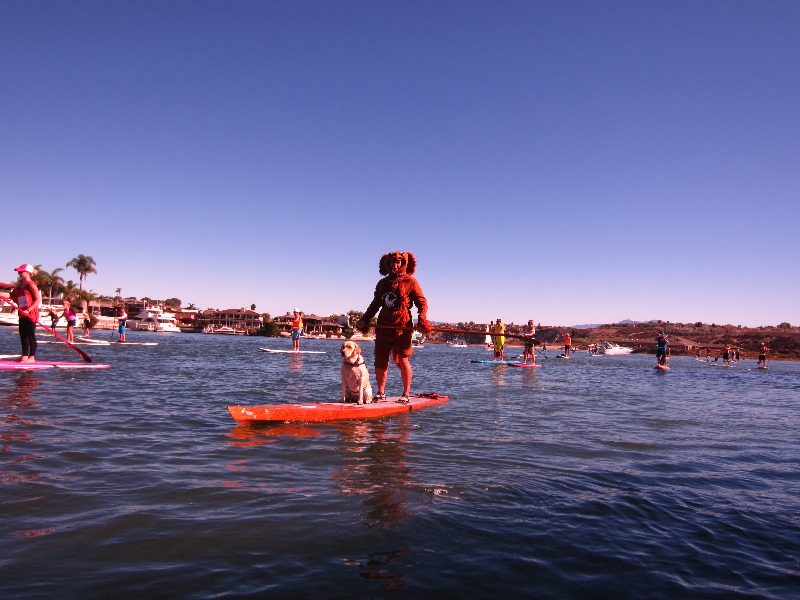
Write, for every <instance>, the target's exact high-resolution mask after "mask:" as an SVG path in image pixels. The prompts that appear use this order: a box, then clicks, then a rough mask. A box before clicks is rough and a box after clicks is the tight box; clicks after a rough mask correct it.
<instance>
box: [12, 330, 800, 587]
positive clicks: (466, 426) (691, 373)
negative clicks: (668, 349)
mask: <svg viewBox="0 0 800 600" xmlns="http://www.w3.org/2000/svg"><path fill="white" fill-rule="evenodd" d="M96 335H97V336H104V335H105V336H108V333H107V332H97V333H96ZM133 339H139V340H147V341H158V342H159V345H158V346H153V347H148V346H125V347H122V346H105V347H87V346H83V347H82V348H83V349H85V350H86V351H87V352H88V353H90V354H91V355H92V356H93V357H94V359H95V361H96V362H103V363H106V364H109V365H111V368H110V369H108V370H72V371H58V370H52V371H51V370H46V371H27V372H16V371H0V398H2V400H0V401H1V402H2V429H1V430H0V431H1V432H2V454H1V455H0V458H1V459H2V466H1V467H0V470H1V472H2V479H0V482H1V483H2V492H3V494H2V514H3V519H2V525H0V532H1V537H0V540H2V541H1V542H0V543H2V549H1V550H0V597H2V598H22V599H25V598H88V599H91V598H117V599H122V598H197V599H204V598H279V597H296V598H302V597H319V598H490V597H491V598H494V597H525V598H616V599H619V598H638V599H641V598H648V599H650V598H720V599H722V598H776V599H786V598H798V597H800V516H798V515H800V510H799V509H800V500H798V498H800V475H799V474H798V466H799V464H798V463H799V462H800V461H799V460H798V429H800V428H799V427H798V426H799V425H800V408H798V406H799V405H800V366H798V364H796V363H786V362H772V363H770V368H769V370H768V371H759V370H757V369H756V368H755V367H756V364H755V361H754V360H746V361H743V362H740V363H738V364H736V365H734V366H733V367H732V368H729V369H728V368H721V367H716V366H710V365H708V364H706V363H704V362H698V361H695V360H694V359H693V358H683V357H678V358H674V359H672V360H671V361H670V362H671V367H672V369H671V370H670V371H668V372H664V373H661V372H657V371H656V370H655V369H653V366H654V365H655V358H654V357H653V356H623V357H614V356H603V357H598V358H592V357H589V356H588V355H587V354H586V353H577V354H576V355H575V356H574V358H573V359H572V360H561V359H557V358H556V356H555V353H554V352H552V351H551V353H550V358H549V359H543V358H541V357H540V361H541V363H542V364H543V366H542V368H539V369H516V368H513V367H508V366H496V365H487V364H475V363H470V359H473V358H480V359H484V358H487V357H488V353H487V352H486V351H485V350H483V349H482V348H480V347H470V348H466V349H463V348H462V349H456V348H449V347H446V346H441V345H430V344H429V345H427V346H426V347H425V348H423V349H421V350H419V351H417V352H416V354H415V356H414V358H413V359H412V360H413V364H414V368H415V379H414V391H417V392H438V393H444V394H448V395H450V396H451V397H452V399H451V401H450V402H449V403H447V404H444V405H441V406H437V407H433V408H430V409H427V410H423V411H419V412H414V413H411V414H406V415H402V416H398V417H391V418H386V419H379V420H365V421H356V422H346V423H336V424H316V425H304V424H281V425H273V426H267V427H262V428H249V427H244V426H240V425H237V424H236V423H235V422H234V421H233V420H232V419H231V418H230V415H229V414H228V412H227V410H226V406H227V405H230V404H243V405H247V404H270V403H280V402H293V401H297V400H302V401H335V400H336V399H337V397H338V394H339V386H340V379H339V359H340V357H339V354H338V348H339V344H338V343H337V342H333V341H327V340H305V341H304V342H303V347H304V349H315V350H326V351H327V353H326V354H322V355H313V354H309V355H305V356H291V355H280V354H275V355H273V354H267V353H264V352H259V351H258V348H259V346H266V347H271V348H288V347H289V344H290V342H289V341H288V340H284V339H275V338H240V337H232V336H218V335H199V334H171V335H168V334H149V333H139V334H136V333H134V334H131V335H130V336H129V340H133ZM18 344H19V342H18V339H17V336H16V335H14V333H13V329H11V328H2V329H0V353H14V352H18V351H19V350H18ZM363 346H364V350H365V354H366V355H367V361H368V363H369V364H371V362H372V361H371V359H372V344H370V343H365V344H363ZM512 353H513V351H512ZM39 358H40V359H41V360H77V361H79V360H80V358H79V357H78V356H77V354H75V353H74V352H73V351H72V350H70V349H69V348H66V347H64V346H58V345H52V344H50V345H42V346H40V352H39ZM373 381H374V375H373ZM387 391H388V392H389V393H390V394H398V393H399V392H400V391H401V388H400V382H399V376H398V374H397V371H396V370H395V369H394V368H392V370H391V371H390V377H389V386H388V389H387Z"/></svg>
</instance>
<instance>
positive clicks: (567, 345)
mask: <svg viewBox="0 0 800 600" xmlns="http://www.w3.org/2000/svg"><path fill="white" fill-rule="evenodd" d="M571 348H572V336H571V335H570V334H569V333H567V335H565V336H564V358H569V351H570V349H571Z"/></svg>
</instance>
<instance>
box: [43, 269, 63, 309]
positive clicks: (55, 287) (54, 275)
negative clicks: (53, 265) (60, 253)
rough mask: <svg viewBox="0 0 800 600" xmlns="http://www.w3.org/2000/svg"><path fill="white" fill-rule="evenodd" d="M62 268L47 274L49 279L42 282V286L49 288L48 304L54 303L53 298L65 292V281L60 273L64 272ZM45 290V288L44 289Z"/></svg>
mask: <svg viewBox="0 0 800 600" xmlns="http://www.w3.org/2000/svg"><path fill="white" fill-rule="evenodd" d="M63 270H64V269H62V268H61V267H58V268H57V269H53V270H52V271H50V273H48V274H47V279H46V280H43V281H42V285H44V286H46V287H47V302H48V304H52V303H53V298H55V297H56V296H57V295H59V294H61V293H62V292H63V291H64V279H63V278H62V277H61V275H59V274H58V273H59V272H60V271H63ZM42 289H44V288H42Z"/></svg>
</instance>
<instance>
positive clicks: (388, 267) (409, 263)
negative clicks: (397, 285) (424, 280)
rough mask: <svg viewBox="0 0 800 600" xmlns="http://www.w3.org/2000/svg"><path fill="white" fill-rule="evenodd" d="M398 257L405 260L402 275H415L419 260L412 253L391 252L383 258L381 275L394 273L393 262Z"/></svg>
mask: <svg viewBox="0 0 800 600" xmlns="http://www.w3.org/2000/svg"><path fill="white" fill-rule="evenodd" d="M396 256H400V258H402V259H403V266H402V267H401V268H400V273H399V274H400V275H404V274H405V275H413V274H414V271H416V270H417V259H416V258H414V255H413V254H412V253H411V252H389V253H388V254H384V255H383V256H381V262H380V269H379V273H380V274H381V275H388V274H389V273H391V272H392V262H393V261H394V259H395V257H396Z"/></svg>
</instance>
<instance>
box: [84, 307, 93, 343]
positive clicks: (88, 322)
mask: <svg viewBox="0 0 800 600" xmlns="http://www.w3.org/2000/svg"><path fill="white" fill-rule="evenodd" d="M91 332H92V315H90V314H89V308H88V307H87V308H86V312H85V313H83V337H89V334H90V333H91Z"/></svg>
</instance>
